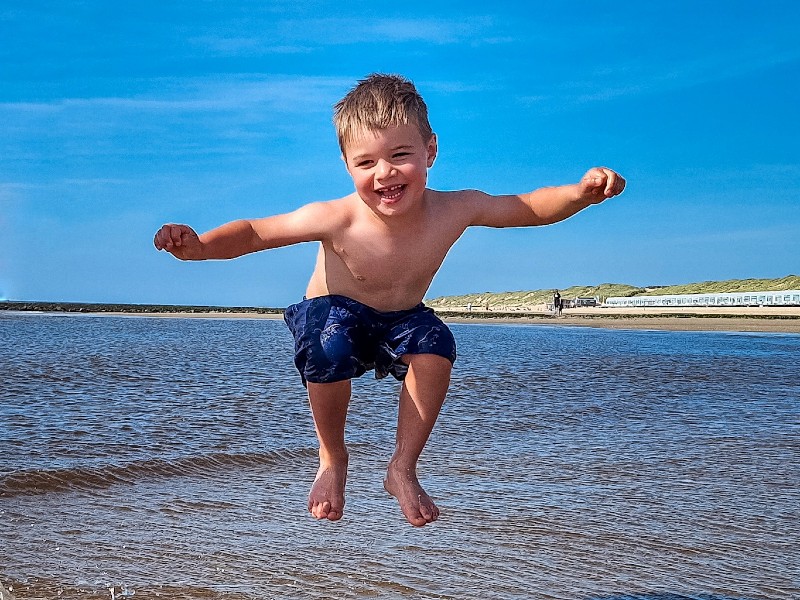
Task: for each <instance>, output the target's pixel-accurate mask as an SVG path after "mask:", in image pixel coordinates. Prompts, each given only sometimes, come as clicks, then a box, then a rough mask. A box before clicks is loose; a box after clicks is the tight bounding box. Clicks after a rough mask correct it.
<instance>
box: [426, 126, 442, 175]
mask: <svg viewBox="0 0 800 600" xmlns="http://www.w3.org/2000/svg"><path fill="white" fill-rule="evenodd" d="M427 151H428V168H429V169H430V168H431V167H432V166H433V163H434V161H436V154H437V153H438V152H439V143H438V140H437V139H436V134H435V133H432V134H431V139H430V140H428V147H427Z"/></svg>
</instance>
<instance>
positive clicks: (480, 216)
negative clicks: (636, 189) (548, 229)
mask: <svg viewBox="0 0 800 600" xmlns="http://www.w3.org/2000/svg"><path fill="white" fill-rule="evenodd" d="M624 189H625V179H624V178H623V177H622V176H621V175H619V174H618V173H616V172H615V171H613V170H611V169H608V168H606V167H594V168H593V169H589V171H587V172H586V174H585V175H584V176H583V177H582V178H581V180H580V181H579V182H578V183H575V184H572V185H562V186H558V187H544V188H540V189H538V190H535V191H533V192H530V193H527V194H519V195H511V196H484V197H483V198H482V199H479V203H478V205H477V210H476V215H475V218H474V219H473V222H472V225H483V226H486V227H527V226H532V225H549V224H551V223H557V222H559V221H563V220H564V219H567V218H569V217H571V216H572V215H574V214H575V213H577V212H579V211H581V210H583V209H584V208H586V207H588V206H591V205H592V204H599V203H600V202H602V201H603V200H606V199H607V198H611V197H613V196H616V195H618V194H621V193H622V191H623V190H624Z"/></svg>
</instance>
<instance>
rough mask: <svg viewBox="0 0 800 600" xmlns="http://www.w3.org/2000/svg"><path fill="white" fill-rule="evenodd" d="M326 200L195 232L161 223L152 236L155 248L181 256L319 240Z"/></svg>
mask: <svg viewBox="0 0 800 600" xmlns="http://www.w3.org/2000/svg"><path fill="white" fill-rule="evenodd" d="M332 212H333V211H332V210H331V209H330V208H329V207H328V203H319V202H318V203H314V204H308V205H306V206H303V207H302V208H299V209H297V210H295V211H293V212H290V213H286V214H283V215H275V216H273V217H265V218H263V219H241V220H238V221H231V222H230V223H225V224H224V225H221V226H219V227H216V228H215V229H212V230H210V231H207V232H206V233H203V234H200V235H198V234H197V233H196V232H195V231H194V229H192V228H191V227H189V226H188V225H177V224H173V223H169V224H167V225H163V226H162V227H161V229H159V230H158V231H157V232H156V235H155V237H154V238H153V245H154V246H155V247H156V249H157V250H166V251H167V252H169V253H170V254H172V255H173V256H175V258H179V259H181V260H208V259H222V258H236V257H238V256H242V255H244V254H250V253H251V252H258V251H259V250H266V249H268V248H278V247H280V246H289V245H291V244H297V243H300V242H310V241H318V240H321V239H322V238H323V237H324V236H325V233H326V230H327V225H328V224H330V223H331V221H332V217H333V215H332V214H331V213H332Z"/></svg>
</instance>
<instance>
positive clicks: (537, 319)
mask: <svg viewBox="0 0 800 600" xmlns="http://www.w3.org/2000/svg"><path fill="white" fill-rule="evenodd" d="M445 320H446V321H448V322H450V323H517V324H531V325H572V326H580V327H602V328H607V329H658V330H666V331H745V332H748V331H752V332H774V333H800V307H769V308H766V307H765V308H759V307H742V308H706V307H699V308H672V309H663V308H573V309H565V310H564V312H563V313H562V315H561V316H560V317H554V316H553V315H552V313H550V312H547V311H544V310H541V311H537V312H531V313H520V315H519V316H516V315H513V314H509V313H503V314H502V315H498V316H491V312H485V311H484V312H475V313H473V314H469V313H458V314H457V315H449V316H446V317H445Z"/></svg>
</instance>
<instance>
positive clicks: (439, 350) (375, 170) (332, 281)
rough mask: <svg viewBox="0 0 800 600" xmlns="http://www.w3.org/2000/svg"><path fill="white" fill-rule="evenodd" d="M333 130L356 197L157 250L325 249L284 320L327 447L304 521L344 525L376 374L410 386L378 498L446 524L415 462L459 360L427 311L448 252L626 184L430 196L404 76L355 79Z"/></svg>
mask: <svg viewBox="0 0 800 600" xmlns="http://www.w3.org/2000/svg"><path fill="white" fill-rule="evenodd" d="M334 124H335V126H336V132H337V135H338V138H339V147H340V148H341V152H342V160H343V161H344V163H345V166H346V168H347V172H348V173H349V174H350V176H351V177H352V178H353V183H354V184H355V192H354V193H352V194H350V195H348V196H345V197H344V198H340V199H338V200H332V201H329V202H317V203H312V204H307V205H305V206H303V207H301V208H299V209H297V210H295V211H294V212H291V213H287V214H281V215H276V216H271V217H266V218H261V219H254V220H239V221H233V222H231V223H227V224H225V225H222V226H220V227H218V228H216V229H212V230H211V231H209V232H207V233H204V234H202V235H199V236H198V235H197V233H195V232H194V230H192V229H191V228H190V227H188V226H186V225H174V224H168V225H164V226H163V227H162V228H161V229H160V230H159V231H158V233H156V235H155V239H154V244H155V247H156V248H157V249H159V250H166V251H167V252H169V253H171V254H172V255H174V256H175V257H176V258H179V259H181V260H206V259H223V258H235V257H238V256H242V255H243V254H248V253H250V252H257V251H259V250H266V249H268V248H277V247H280V246H288V245H290V244H298V243H300V242H312V241H313V242H319V243H320V246H319V253H318V255H317V262H316V267H315V268H314V272H313V274H312V275H311V280H310V281H309V283H308V288H307V289H306V295H305V299H304V300H303V301H302V302H300V303H299V304H294V305H292V306H290V307H288V308H287V309H286V312H285V320H286V323H287V325H288V326H289V329H290V330H291V332H292V334H293V335H294V339H295V364H296V366H297V368H298V370H299V372H300V377H301V378H302V381H303V383H304V384H305V385H306V387H307V389H308V398H309V403H310V405H311V412H312V416H313V419H314V426H315V429H316V434H317V438H318V440H319V469H318V471H317V475H316V478H315V480H314V483H313V485H312V486H311V491H310V492H309V495H308V508H309V511H310V512H311V514H312V515H313V516H314V517H315V518H317V519H328V520H331V521H336V520H338V519H340V518H341V517H342V512H343V509H344V504H345V499H344V491H345V481H346V479H347V465H348V453H347V447H346V445H345V437H344V430H345V418H346V415H347V408H348V403H349V401H350V380H351V379H352V378H353V377H359V376H360V375H362V374H364V373H365V372H366V371H367V370H370V369H375V375H376V377H378V378H380V377H385V376H386V375H387V374H392V375H393V376H394V377H395V378H397V379H398V380H402V381H403V384H402V387H401V391H400V402H399V410H398V420H397V435H396V445H395V450H394V454H393V456H392V457H391V459H390V461H389V464H388V467H387V472H386V477H385V479H384V487H385V488H386V491H387V492H389V493H390V494H391V495H392V496H394V497H395V498H396V499H397V501H398V503H399V504H400V509H401V510H402V512H403V515H404V516H405V518H406V520H408V522H409V523H411V524H412V525H415V526H418V527H419V526H423V525H425V524H426V523H430V522H432V521H435V520H436V519H437V518H438V517H439V509H438V508H437V506H436V504H434V502H433V500H432V499H431V498H430V496H428V494H427V493H426V492H425V490H424V489H423V488H422V486H421V485H420V483H419V481H418V479H417V460H418V459H419V456H420V454H421V452H422V449H423V448H424V447H425V444H426V443H427V441H428V437H429V436H430V433H431V431H432V429H433V425H434V423H435V422H436V418H437V416H438V415H439V410H440V409H441V407H442V404H443V402H444V399H445V395H446V393H447V389H448V386H449V383H450V371H451V369H452V366H453V363H454V362H455V359H456V348H455V341H454V339H453V336H452V334H451V333H450V330H449V329H448V328H447V326H446V325H445V324H444V323H443V322H442V321H441V320H440V319H439V318H438V317H436V316H435V315H434V314H433V311H432V310H431V309H429V308H426V307H425V306H424V305H423V304H422V299H423V297H424V296H425V293H426V292H427V290H428V287H429V286H430V283H431V280H432V279H433V276H434V275H435V274H436V272H437V271H438V270H439V267H440V266H441V264H442V261H443V260H444V257H445V255H446V254H447V252H448V250H450V247H451V246H452V245H453V244H454V243H455V242H456V240H457V239H458V238H459V237H460V236H461V234H462V233H464V230H465V229H466V228H467V227H472V226H482V227H527V226H533V225H547V224H550V223H556V222H558V221H562V220H563V219H566V218H568V217H570V216H572V215H574V214H575V213H577V212H578V211H580V210H582V209H584V208H586V207H588V206H590V205H592V204H598V203H600V202H602V201H603V200H605V199H606V198H610V197H612V196H615V195H617V194H619V193H621V192H622V190H623V189H624V187H625V180H624V179H623V178H622V177H620V176H619V175H618V174H617V173H615V172H614V171H612V170H610V169H606V168H593V169H591V170H589V171H588V172H587V173H586V174H585V175H584V176H583V178H582V179H581V180H580V182H578V183H576V184H574V185H566V186H561V187H548V188H542V189H538V190H536V191H534V192H530V193H526V194H519V195H504V196H492V195H489V194H486V193H483V192H480V191H475V190H461V191H452V192H440V191H435V190H432V189H429V188H427V187H426V184H427V173H428V169H429V168H430V167H431V166H432V165H433V162H434V160H435V159H436V153H437V140H436V135H435V134H434V133H433V131H432V130H431V126H430V124H429V122H428V111H427V107H426V106H425V103H424V101H423V100H422V98H421V97H420V95H419V94H418V92H417V90H416V88H415V87H414V85H413V84H412V83H411V82H410V81H408V80H406V79H404V78H402V77H399V76H393V75H380V74H374V75H370V76H369V77H367V78H366V79H364V80H362V81H360V82H359V83H358V84H357V85H356V86H355V87H354V88H353V89H352V90H351V91H350V92H349V93H348V94H347V95H346V96H345V97H344V98H343V99H342V100H341V101H340V102H339V103H337V104H336V107H335V110H334Z"/></svg>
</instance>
